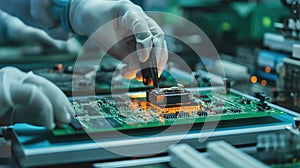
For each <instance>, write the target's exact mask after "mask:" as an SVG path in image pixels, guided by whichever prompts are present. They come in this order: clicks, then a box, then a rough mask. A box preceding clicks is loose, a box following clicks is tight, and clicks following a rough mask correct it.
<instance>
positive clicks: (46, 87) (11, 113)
mask: <svg viewBox="0 0 300 168" xmlns="http://www.w3.org/2000/svg"><path fill="white" fill-rule="evenodd" d="M0 107H1V108H0V125H9V124H13V123H20V122H22V123H23V122H24V123H30V124H33V125H39V126H45V127H46V128H48V129H52V128H54V127H55V124H57V125H62V124H64V123H69V122H70V120H71V117H73V116H74V112H73V109H72V107H71V105H70V102H69V101H68V99H67V98H66V96H65V95H64V94H63V92H62V91H61V90H60V89H58V88H57V87H56V86H55V85H54V84H52V83H51V82H49V81H48V80H46V79H45V78H42V77H40V76H37V75H34V74H33V73H32V72H29V73H24V72H22V71H20V70H18V69H16V68H13V67H6V68H2V69H1V70H0Z"/></svg>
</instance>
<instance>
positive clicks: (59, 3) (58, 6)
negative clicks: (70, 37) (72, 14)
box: [51, 0, 74, 33]
mask: <svg viewBox="0 0 300 168" xmlns="http://www.w3.org/2000/svg"><path fill="white" fill-rule="evenodd" d="M70 5H71V0H53V1H52V7H51V14H52V17H53V18H54V19H58V20H60V23H61V26H62V28H63V29H64V30H66V31H68V32H72V33H74V30H73V28H72V26H71V24H70V19H69V11H70Z"/></svg>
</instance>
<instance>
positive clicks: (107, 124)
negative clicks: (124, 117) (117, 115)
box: [90, 117, 121, 129]
mask: <svg viewBox="0 0 300 168" xmlns="http://www.w3.org/2000/svg"><path fill="white" fill-rule="evenodd" d="M90 124H91V125H92V126H91V127H92V128H93V129H106V128H111V127H113V128H115V127H120V126H121V124H120V123H119V122H118V121H117V120H115V119H114V118H112V117H110V118H93V119H91V120H90Z"/></svg>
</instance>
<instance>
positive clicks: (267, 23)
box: [262, 16, 272, 28]
mask: <svg viewBox="0 0 300 168" xmlns="http://www.w3.org/2000/svg"><path fill="white" fill-rule="evenodd" d="M262 24H263V26H264V27H266V28H269V27H271V25H272V20H271V18H270V17H268V16H264V17H263V18H262Z"/></svg>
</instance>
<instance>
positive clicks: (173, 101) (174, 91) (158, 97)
mask: <svg viewBox="0 0 300 168" xmlns="http://www.w3.org/2000/svg"><path fill="white" fill-rule="evenodd" d="M146 98H147V101H148V102H150V103H152V104H154V105H157V106H159V107H176V106H185V105H191V104H192V103H193V102H194V101H193V100H192V99H191V94H190V92H189V91H187V90H185V89H184V88H181V87H171V88H162V89H152V90H147V95H146ZM194 105H196V103H194Z"/></svg>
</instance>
